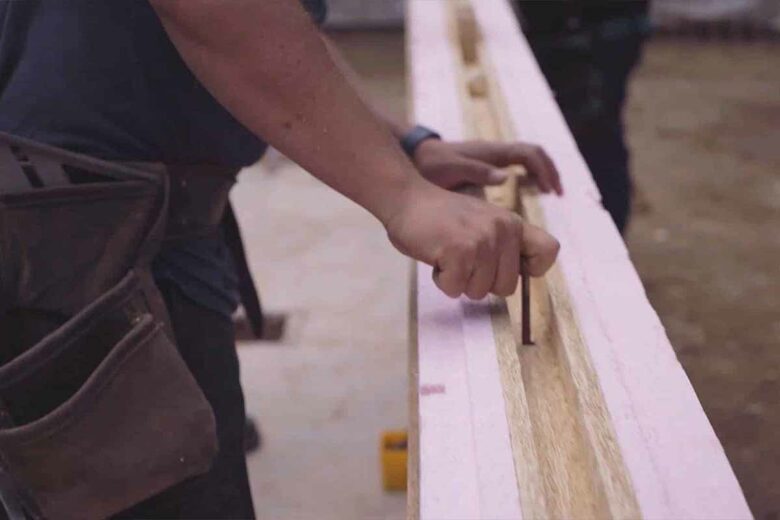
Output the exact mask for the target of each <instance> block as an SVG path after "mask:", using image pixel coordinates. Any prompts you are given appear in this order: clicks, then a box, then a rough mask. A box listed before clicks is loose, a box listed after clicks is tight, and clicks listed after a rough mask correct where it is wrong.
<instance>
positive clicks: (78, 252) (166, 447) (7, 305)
mask: <svg viewBox="0 0 780 520" xmlns="http://www.w3.org/2000/svg"><path fill="white" fill-rule="evenodd" d="M170 170H171V171H170V172H169V173H170V176H169V175H168V174H166V168H165V167H162V166H159V165H158V166H149V165H146V166H144V167H138V166H135V167H133V166H130V165H124V164H115V163H108V162H104V161H100V160H96V159H93V158H90V157H85V156H82V155H78V154H73V153H69V152H66V151H64V150H60V149H56V148H52V147H49V146H45V145H41V144H39V143H35V142H32V141H29V140H25V139H20V138H17V137H13V136H10V135H7V134H2V133H0V502H1V504H0V505H2V506H4V509H5V513H6V515H8V516H9V517H10V518H12V519H13V520H16V519H22V518H57V519H59V518H79V519H87V518H105V517H107V516H110V515H112V514H114V513H117V512H119V511H122V510H124V509H126V508H128V507H130V506H132V505H134V504H136V503H138V502H140V501H141V500H143V499H145V498H147V497H150V496H152V495H154V494H157V493H158V492H160V491H162V490H164V489H166V488H168V487H170V486H171V485H173V484H175V483H177V482H180V481H182V480H184V479H186V478H188V477H191V476H194V475H197V474H200V473H204V472H206V471H207V470H208V469H209V467H210V465H211V462H212V460H213V457H214V456H215V454H216V450H217V442H216V435H215V431H216V426H215V421H214V416H213V413H212V410H211V408H210V406H209V404H208V402H207V401H206V399H205V397H204V395H203V393H202V391H201V390H200V388H199V387H198V385H197V383H196V382H195V380H194V378H193V376H192V375H191V374H190V372H189V370H188V369H187V367H186V365H185V364H184V362H183V360H182V359H181V357H180V355H179V352H178V350H177V348H176V346H175V344H174V339H173V336H172V333H171V329H170V326H169V318H168V315H167V311H166V309H165V305H164V302H163V300H162V297H161V295H160V293H159V291H158V290H157V288H156V286H155V285H154V282H153V280H152V276H151V273H150V263H151V261H152V259H153V257H154V255H155V254H156V252H157V251H158V249H159V246H160V244H161V241H162V240H163V239H165V238H166V234H167V235H168V237H169V238H170V239H177V238H182V237H186V236H190V235H193V234H199V233H208V232H210V230H212V229H213V228H215V227H216V226H217V225H218V224H219V221H220V219H221V215H222V213H223V212H224V209H225V204H226V203H227V193H228V191H229V189H230V186H231V185H232V183H233V177H232V176H231V175H229V174H226V175H221V176H215V175H202V173H206V172H199V171H196V170H197V168H195V169H187V168H177V167H171V168H170ZM191 170H195V171H191ZM169 179H170V187H169ZM169 202H170V206H169ZM169 215H170V218H168V217H169ZM2 510H3V508H2V507H0V517H2Z"/></svg>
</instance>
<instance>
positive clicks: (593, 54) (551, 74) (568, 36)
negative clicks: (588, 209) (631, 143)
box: [515, 0, 650, 233]
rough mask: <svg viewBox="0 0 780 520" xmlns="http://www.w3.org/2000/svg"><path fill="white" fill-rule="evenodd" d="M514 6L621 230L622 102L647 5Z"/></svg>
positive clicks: (627, 181)
mask: <svg viewBox="0 0 780 520" xmlns="http://www.w3.org/2000/svg"><path fill="white" fill-rule="evenodd" d="M515 7H516V10H517V13H518V16H519V18H520V22H521V24H522V26H523V31H524V32H525V35H526V37H527V38H528V42H529V44H530V45H531V49H532V50H533V52H534V55H535V56H536V59H537V61H538V62H539V66H540V67H541V69H542V72H543V73H544V75H545V76H546V78H547V81H548V82H549V83H550V87H551V88H552V90H553V92H554V93H555V97H556V100H557V102H558V106H559V107H560V109H561V112H563V116H564V117H565V118H566V122H567V123H568V125H569V128H570V129H571V132H572V134H573V135H574V138H575V140H576V141H577V145H578V146H579V149H580V152H581V153H582V155H583V157H584V158H585V162H587V164H588V167H589V168H590V171H591V173H592V174H593V178H594V180H595V181H596V185H597V186H598V188H599V191H600V192H601V197H602V203H603V205H604V208H605V209H606V210H607V211H608V212H609V214H610V215H611V216H612V220H614V222H615V225H616V226H617V228H618V229H619V230H620V232H621V233H623V232H624V231H625V229H626V226H627V224H628V220H629V214H630V210H631V198H632V182H631V176H630V174H629V163H628V161H629V153H628V149H627V146H626V142H625V136H624V125H623V106H624V104H625V100H626V87H627V84H628V80H629V78H630V75H631V71H632V70H633V69H634V67H635V66H636V65H637V63H638V62H639V59H640V56H641V51H642V45H643V43H644V41H645V39H646V37H647V35H648V34H649V32H650V23H649V19H648V9H649V2H647V1H642V0H632V1H604V0H600V1H599V0H596V1H586V0H578V1H550V0H544V1H538V0H537V1H527V0H515Z"/></svg>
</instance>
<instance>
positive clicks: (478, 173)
mask: <svg viewBox="0 0 780 520" xmlns="http://www.w3.org/2000/svg"><path fill="white" fill-rule="evenodd" d="M414 164H415V166H417V169H418V170H420V173H422V175H423V176H424V177H425V178H426V179H428V180H429V181H431V182H432V183H434V184H436V185H438V186H441V187H442V188H445V189H452V188H455V187H457V186H460V185H463V184H476V185H480V186H482V185H496V184H501V183H502V182H504V181H505V180H506V178H507V173H506V172H505V171H503V170H500V169H499V168H504V167H506V166H512V165H520V166H524V167H525V169H526V170H527V171H528V174H529V175H530V177H531V179H532V180H533V181H534V182H535V183H536V185H537V186H539V189H540V190H541V191H542V192H543V193H549V192H551V191H552V192H555V193H557V194H558V195H562V194H563V188H562V187H561V179H560V176H559V175H558V170H557V169H556V168H555V165H554V164H553V162H552V160H551V159H550V158H549V157H548V155H547V154H546V153H545V151H544V150H543V149H542V148H540V147H539V146H536V145H532V144H527V143H498V142H488V141H464V142H447V141H440V140H438V139H427V140H425V141H423V142H422V143H420V145H419V146H418V147H417V150H415V153H414Z"/></svg>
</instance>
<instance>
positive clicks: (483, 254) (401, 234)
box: [385, 182, 560, 299]
mask: <svg viewBox="0 0 780 520" xmlns="http://www.w3.org/2000/svg"><path fill="white" fill-rule="evenodd" d="M385 227H386V229H387V233H388V236H389V237H390V241H391V242H392V243H393V245H394V246H395V247H396V248H397V249H398V250H399V251H401V252H402V253H404V254H405V255H408V256H411V257H412V258H415V259H417V260H420V261H422V262H425V263H427V264H429V265H431V266H433V268H434V271H433V277H434V281H435V282H436V285H437V286H438V287H439V288H440V289H441V290H442V291H443V292H444V293H445V294H447V295H448V296H450V297H452V298H456V297H458V296H460V295H461V294H464V293H465V294H466V295H467V296H468V297H469V298H472V299H481V298H484V297H485V296H486V295H487V294H488V293H494V294H497V295H499V296H508V295H510V294H512V293H514V291H515V288H516V287H517V282H518V277H519V274H520V259H521V257H524V258H525V259H526V260H527V266H528V271H529V274H530V275H532V276H541V275H543V274H544V273H545V272H546V271H547V270H548V269H549V268H550V267H551V266H552V264H553V262H555V258H556V256H557V254H558V250H559V248H560V246H559V244H558V241H557V240H556V239H555V238H553V237H552V236H550V235H549V234H547V233H546V232H545V231H543V230H541V229H539V228H537V227H535V226H531V225H529V224H527V223H524V222H523V220H522V219H521V218H520V217H519V216H517V215H515V214H514V213H511V212H509V211H506V210H503V209H501V208H498V207H495V206H492V205H490V204H488V203H486V202H484V201H481V200H479V199H474V198H472V197H468V196H465V195H461V194H458V193H452V192H448V191H445V190H442V189H440V188H437V187H436V186H433V185H430V184H428V183H427V182H418V183H416V185H415V186H413V187H410V188H409V189H408V190H407V194H406V196H405V197H404V199H403V200H402V201H401V203H400V205H399V207H398V208H397V211H396V213H395V215H394V216H393V217H392V218H391V219H390V220H389V221H388V222H386V223H385Z"/></svg>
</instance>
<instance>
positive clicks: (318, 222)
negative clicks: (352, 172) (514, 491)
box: [234, 32, 780, 520]
mask: <svg viewBox="0 0 780 520" xmlns="http://www.w3.org/2000/svg"><path fill="white" fill-rule="evenodd" d="M337 41H338V43H340V44H341V45H342V46H343V48H344V50H345V51H346V53H347V57H348V58H349V59H350V60H351V61H352V62H353V63H354V64H355V65H356V67H357V68H358V70H360V71H361V73H362V74H363V75H364V76H365V77H366V78H367V80H368V86H369V87H370V91H371V92H373V93H374V94H376V95H377V97H378V98H379V99H381V100H382V101H384V102H385V104H386V105H387V106H389V107H390V109H391V110H393V111H394V112H397V113H401V112H402V111H403V109H404V102H403V91H404V72H403V39H402V35H401V34H400V33H398V32H396V33H392V32H389V33H388V32H385V33H381V32H380V33H352V34H350V33H343V34H340V35H337ZM779 59H780V53H778V48H777V46H776V44H775V46H771V45H765V44H739V43H732V44H726V45H724V44H718V43H716V42H709V43H697V42H685V41H663V40H661V41H654V42H652V43H651V44H650V45H648V47H647V48H646V56H645V61H644V64H643V65H642V67H641V68H640V69H639V71H638V74H637V75H636V76H635V79H634V82H633V86H632V95H631V97H630V100H629V107H628V110H627V124H628V134H629V140H630V142H631V145H632V148H633V151H634V156H633V169H634V175H635V178H636V181H637V185H638V188H639V196H638V200H637V203H636V204H635V212H634V220H633V222H632V225H631V228H630V230H629V233H628V237H627V238H628V243H629V249H630V251H631V254H632V257H633V259H634V261H635V264H636V265H637V268H638V270H639V272H640V275H641V276H642V279H643V281H644V282H645V284H646V287H647V290H648V294H649V296H650V299H651V301H652V303H653V305H654V306H655V308H656V310H657V311H658V312H659V315H660V316H661V319H662V321H663V322H664V324H665V326H666V327H667V332H668V334H669V336H670V338H671V340H672V344H673V345H675V348H676V350H677V353H678V356H679V358H680V360H681V362H682V363H683V365H684V366H685V369H686V371H687V372H688V375H689V377H690V378H691V381H692V382H693V385H694V387H695V389H696V391H697V393H698V395H699V398H700V400H701V402H702V404H703V406H704V408H705V410H706V412H707V414H708V416H709V418H710V420H711V421H712V423H713V426H714V427H715V430H716V432H717V434H718V436H719V437H720V439H721V442H722V443H723V445H724V447H725V448H726V452H727V455H728V457H729V459H730V461H731V463H732V465H733V466H734V469H735V472H736V474H737V477H738V478H739V479H740V482H741V484H742V486H743V489H744V491H745V493H746V496H747V498H748V501H749V503H750V505H751V507H752V508H753V512H754V514H755V515H756V517H757V518H762V519H767V520H776V519H777V518H778V515H779V514H780V495H779V494H778V493H780V480H779V479H780V443H778V442H777V440H776V439H777V431H778V428H780V406H778V395H780V392H779V390H778V389H780V368H778V367H780V357H779V356H780V349H778V348H777V347H778V339H777V337H778V331H780V322H778V309H780V300H778V298H779V297H780V285H779V284H780V276H779V274H780V271H778V259H779V258H780V241H779V240H780V234H778V233H777V223H778V222H779V221H780V220H779V219H780V205H778V202H777V201H778V200H780V199H779V198H778V194H780V191H778V190H780V184H778V183H779V182H780V181H779V180H778V172H780V155H778V150H780V147H778V146H777V143H778V138H780V134H778V131H780V89H778V88H777V85H778V84H779V83H778V81H780V75H779V74H780V61H778V60H779ZM234 195H235V197H234V200H235V202H236V204H237V205H238V212H239V217H240V218H241V220H242V221H243V224H244V229H245V234H246V238H247V239H248V240H247V243H248V246H249V250H250V256H251V263H252V268H253V271H254V273H255V275H256V276H257V278H258V282H259V286H260V288H261V291H262V295H263V298H264V301H265V303H266V306H267V307H268V309H269V310H271V311H276V312H284V313H289V315H290V327H289V330H288V334H287V337H286V339H285V340H284V341H283V342H282V343H280V344H279V343H265V344H262V343H261V344H244V345H243V346H242V347H241V348H240V355H241V359H242V363H243V374H244V381H245V385H246V393H247V405H248V408H249V411H250V413H251V414H252V415H254V416H255V417H257V418H258V419H259V422H260V425H261V428H262V430H263V434H264V436H265V440H266V445H265V447H264V448H263V450H262V451H261V452H260V453H259V454H257V455H253V456H251V457H250V460H249V463H250V470H251V475H252V484H253V490H254V493H255V503H256V506H257V510H258V513H259V515H260V517H261V518H274V519H277V518H281V519H285V518H296V519H297V518H301V519H308V518H318V519H319V518H338V519H345V520H347V519H363V518H402V517H403V511H404V501H405V498H404V496H402V495H400V496H398V495H395V496H394V495H386V494H384V493H383V492H382V490H381V485H380V468H379V463H378V446H379V436H380V433H381V431H382V430H383V429H387V428H396V427H403V426H404V425H405V424H406V376H407V374H406V341H407V329H406V324H407V288H408V283H407V274H408V264H407V262H406V261H405V260H404V259H403V258H401V257H400V256H399V255H398V254H396V253H395V252H394V251H393V249H392V248H391V246H390V245H389V244H388V243H387V241H386V239H385V237H384V233H383V231H382V229H381V227H380V226H379V224H378V223H376V222H374V221H373V220H372V219H371V217H370V216H368V215H367V214H366V213H365V212H363V211H362V210H360V209H359V208H357V207H356V206H354V205H353V204H351V203H350V202H348V201H347V200H345V199H344V198H342V197H340V196H339V195H337V194H335V193H333V192H332V191H330V190H329V189H327V188H325V187H324V186H322V185H321V184H319V183H318V182H317V181H315V180H313V179H312V178H310V177H308V176H307V175H306V174H305V173H303V172H302V171H300V170H299V169H298V168H296V167H295V166H293V165H291V164H289V163H288V162H286V161H285V160H283V159H280V158H279V157H278V156H276V157H275V158H274V157H272V158H271V160H270V161H266V162H265V163H264V165H261V166H260V167H255V168H253V169H251V170H250V171H247V172H245V173H244V174H243V175H242V179H241V183H240V185H239V187H238V188H237V189H236V190H234Z"/></svg>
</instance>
